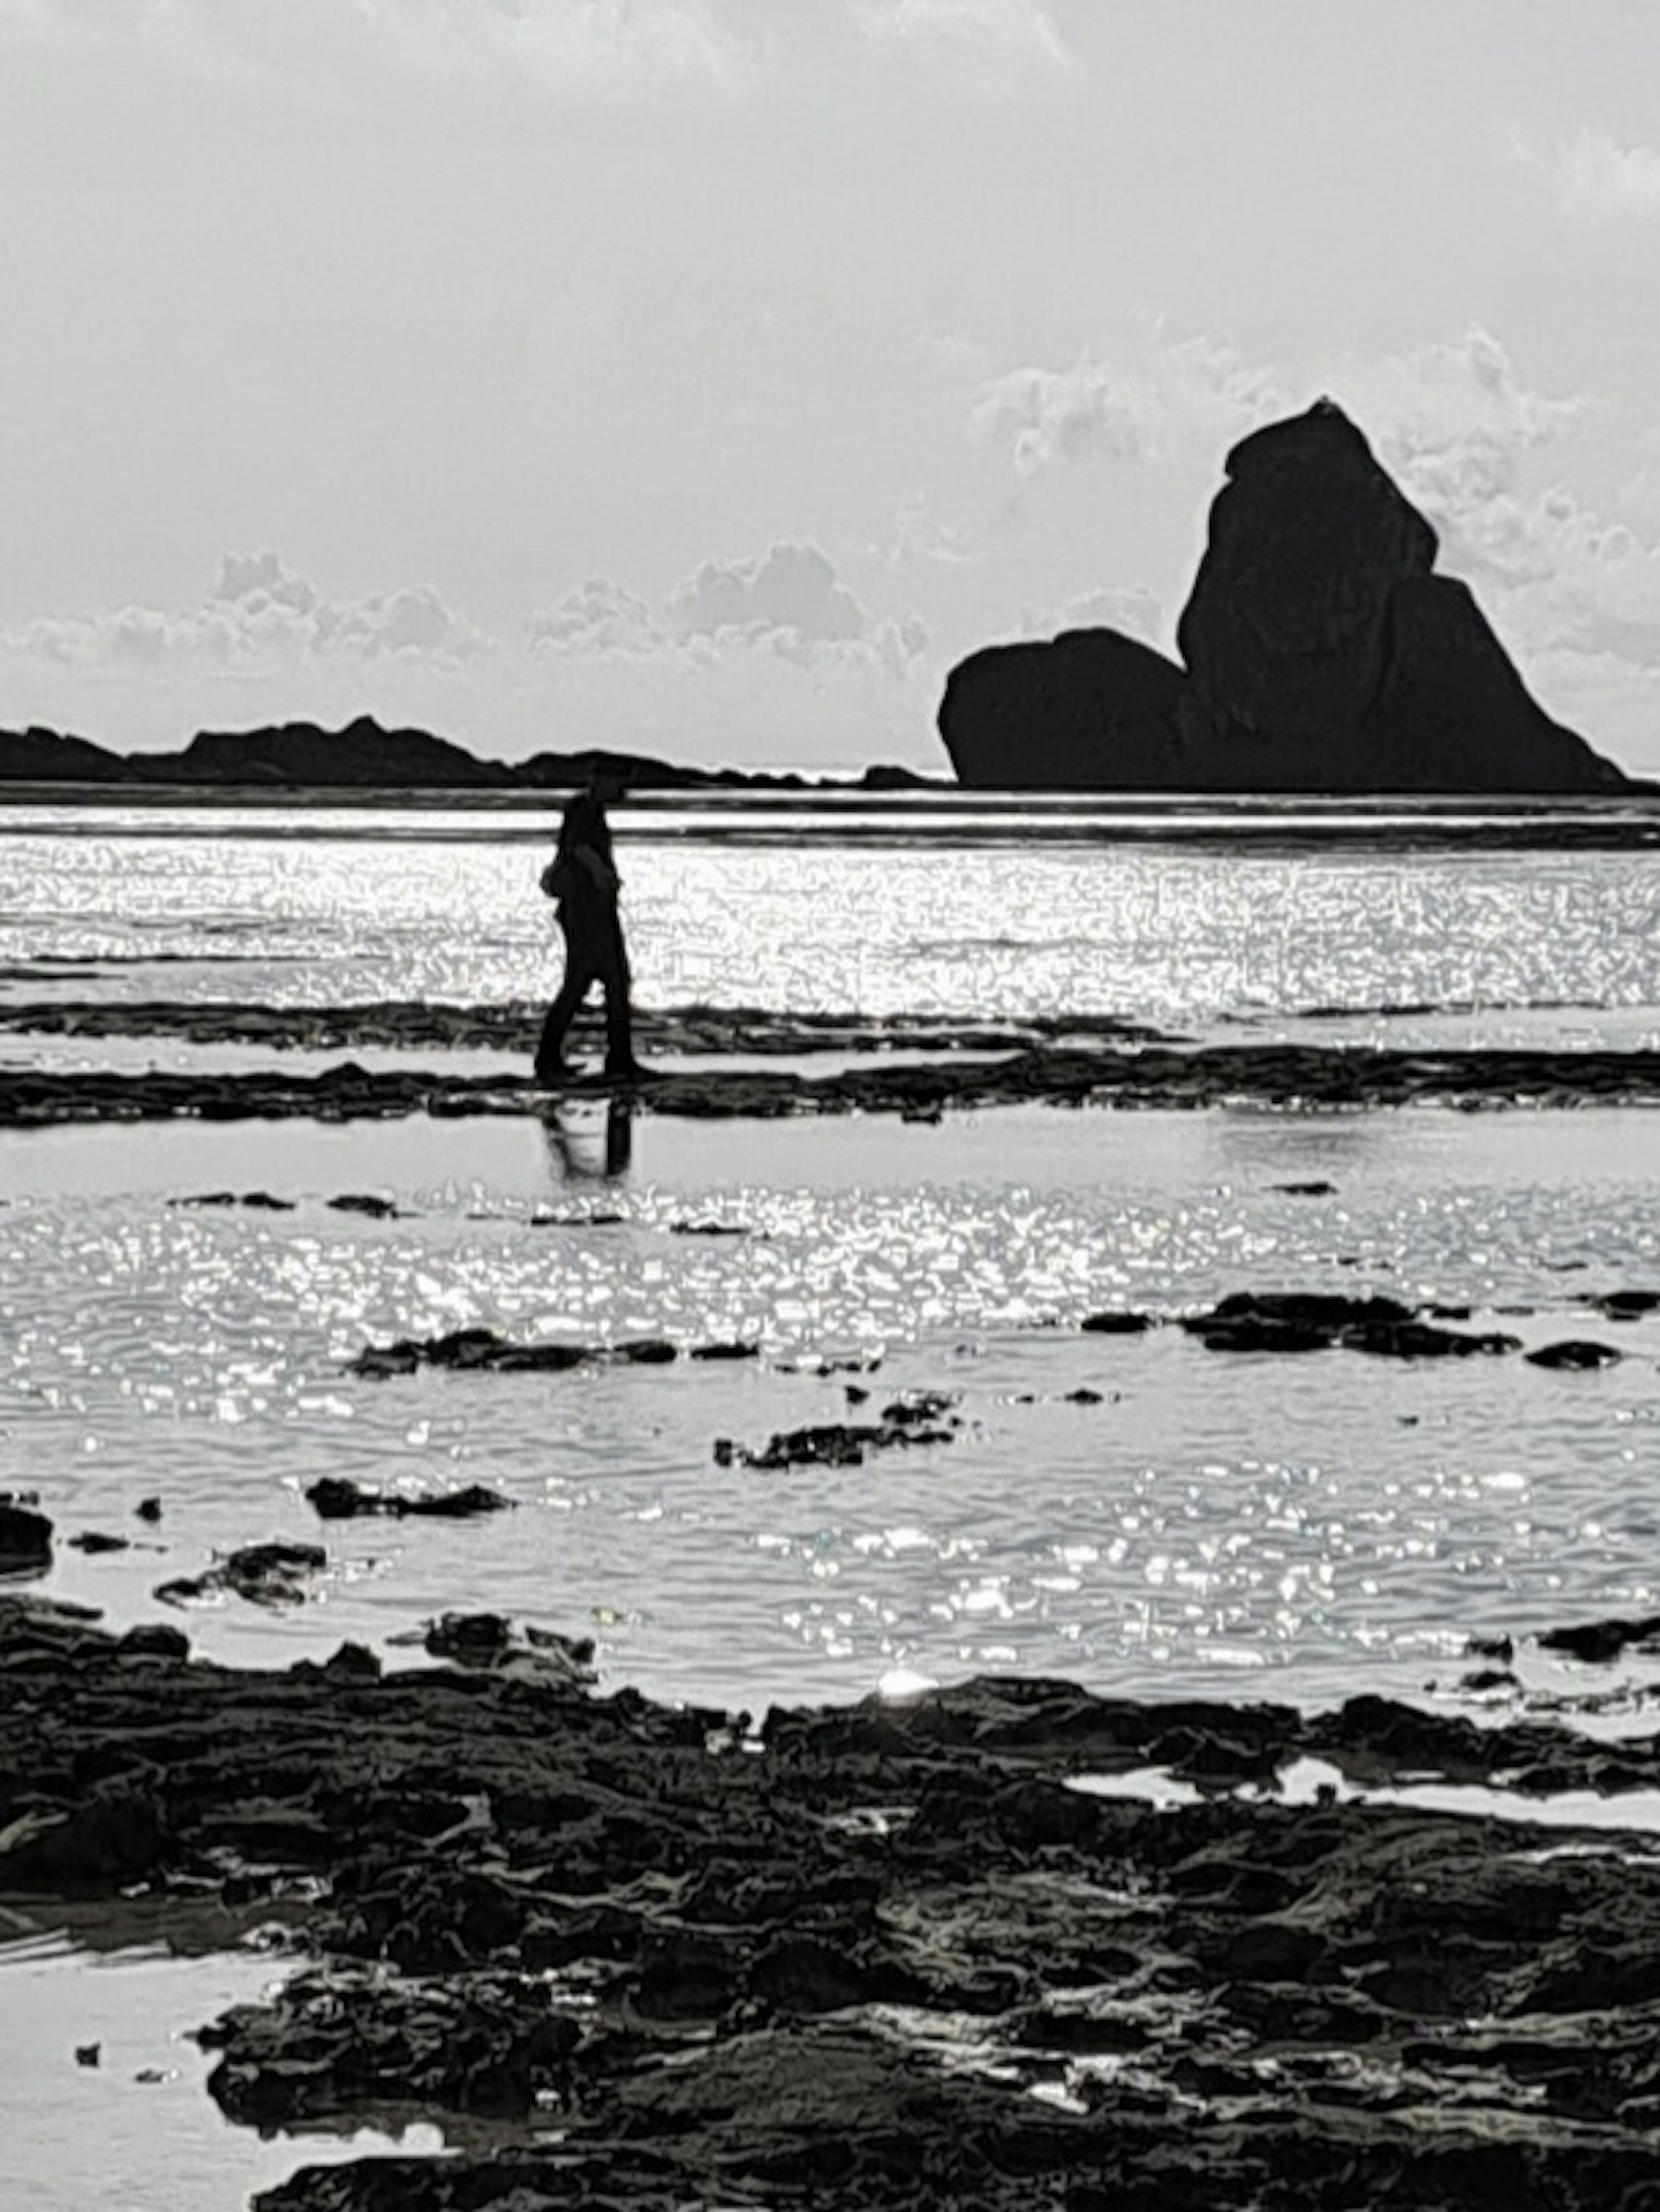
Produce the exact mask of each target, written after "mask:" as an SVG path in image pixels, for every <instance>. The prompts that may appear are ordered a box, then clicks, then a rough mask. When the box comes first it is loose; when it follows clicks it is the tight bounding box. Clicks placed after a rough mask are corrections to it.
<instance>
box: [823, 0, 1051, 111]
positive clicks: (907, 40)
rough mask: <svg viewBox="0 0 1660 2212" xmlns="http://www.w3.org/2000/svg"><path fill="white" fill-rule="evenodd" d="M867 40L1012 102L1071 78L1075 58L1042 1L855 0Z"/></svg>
mask: <svg viewBox="0 0 1660 2212" xmlns="http://www.w3.org/2000/svg"><path fill="white" fill-rule="evenodd" d="M849 5H850V7H851V10H852V15H853V19H854V23H855V25H856V26H857V27H858V29H859V30H860V32H861V33H863V34H864V36H865V37H866V40H870V41H871V42H873V44H875V45H877V46H886V47H888V48H889V49H891V50H897V51H900V52H908V53H909V54H911V55H913V56H914V57H915V58H917V59H918V60H919V61H921V62H922V63H923V64H925V65H928V64H933V63H936V62H941V63H943V64H944V65H945V67H946V70H948V71H949V72H950V73H951V74H952V76H954V77H955V78H956V79H957V81H958V82H959V83H961V84H964V85H965V86H966V87H968V88H970V89H972V90H974V91H976V92H979V93H982V94H994V95H1003V96H1007V95H1009V94H1013V93H1016V92H1018V91H1021V90H1023V89H1029V88H1031V87H1032V85H1033V84H1034V83H1038V84H1041V83H1043V82H1049V83H1054V82H1059V81H1061V80H1063V79H1064V78H1066V77H1067V76H1069V75H1070V73H1071V70H1072V66H1073V64H1072V57H1071V55H1070V53H1069V52H1068V51H1067V46H1066V43H1065V41H1064V40H1062V38H1061V33H1060V32H1059V30H1058V29H1057V28H1056V27H1055V19H1054V17H1053V15H1051V13H1050V11H1049V8H1048V7H1047V6H1046V5H1044V4H1043V0H849Z"/></svg>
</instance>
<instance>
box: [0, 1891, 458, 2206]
mask: <svg viewBox="0 0 1660 2212" xmlns="http://www.w3.org/2000/svg"><path fill="white" fill-rule="evenodd" d="M113 1917H114V1916H112V1919H113ZM131 1917H134V1918H136V1917H138V1916H137V1914H136V1913H135V1914H133V1915H132V1916H131ZM19 1918H20V1916H18V1915H16V1914H15V1913H9V1912H7V1911H4V1909H3V1908H0V2022H4V2023H6V2024H7V2025H8V2026H9V2027H10V2028H11V2029H12V2030H13V2032H12V2033H9V2034H8V2036H7V2037H6V2040H5V2053H6V2063H5V2064H4V2066H3V2067H0V2135H3V2139H4V2141H5V2144H6V2186H7V2188H8V2189H9V2190H12V2189H15V2191H17V2192H18V2193H17V2194H16V2195H15V2196H7V2197H6V2198H5V2202H6V2203H8V2204H15V2205H17V2206H18V2207H19V2208H21V2207H23V2206H27V2207H28V2208H29V2212H227V2208H229V2207H232V2206H235V2205H241V2204H246V2203H247V2201H248V2198H249V2197H250V2196H251V2195H252V2192H253V2191H255V2190H257V2189H264V2188H270V2187H271V2186H272V2185H274V2184H276V2183H277V2182H278V2181H280V2180H282V2179H284V2178H285V2177H286V2176H287V2175H288V2174H289V2173H291V2172H293V2171H294V2169H295V2166H296V2165H300V2164H307V2165H313V2166H322V2165H331V2164H334V2163H336V2162H337V2161H338V2160H344V2159H349V2158H365V2157H372V2156H374V2154H376V2153H378V2152H383V2151H388V2150H391V2149H393V2148H400V2149H402V2150H403V2151H404V2152H407V2153H416V2152H436V2151H438V2150H439V2149H441V2138H440V2137H439V2135H438V2131H437V2130H436V2129H435V2128H433V2127H432V2126H430V2125H429V2124H424V2123H423V2124H417V2125H415V2126H413V2127H411V2128H410V2130H407V2131H406V2133H405V2134H404V2136H403V2137H402V2139H401V2141H399V2140H396V2139H394V2138H393V2137H391V2136H386V2135H384V2134H381V2133H379V2132H377V2131H375V2130H369V2129H362V2130H354V2131H353V2132H351V2133H350V2134H347V2135H340V2134H325V2133H319V2134H313V2135H310V2136H307V2137H306V2138H304V2142H303V2152H302V2151H301V2147H300V2145H299V2144H298V2143H297V2142H295V2140H294V2139H292V2138H289V2137H275V2138H273V2137H261V2136H258V2135H257V2134H256V2133H255V2132H254V2131H253V2130H252V2129H249V2128H240V2127H234V2126H233V2125H232V2124H231V2123H230V2122H229V2121H228V2120H227V2119H226V2118H224V2117H223V2115H222V2113H221V2112H220V2111H219V2108H218V2106H216V2104H214V2103H213V2101H212V2100H211V2099H210V2097H209V2096H207V2095H206V2094H205V2093H204V2089H203V2087H202V2084H203V2082H204V2081H205V2080H206V2078H207V2075H208V2073H209V2071H210V2066H211V2063H212V2061H211V2058H210V2054H209V2053H207V2052H205V2051H202V2050H201V2049H200V2048H199V2047H198V2045H197V2044H196V2043H195V2042H194V2041H193V2040H192V2037H191V2030H192V2029H193V2028H195V2027H200V2026H202V2025H203V2024H204V2022H206V2021H210V2020H213V2019H215V2018H216V2017H217V2016H218V2015H220V2014H221V2013H222V2012H223V2011H224V2010H225V2009H226V2008H228V2007H229V2006H231V2005H233V2004H245V2003H248V2002H252V2000H254V1999H256V1998H257V1997H258V1996H260V1995H261V1994H262V1992H263V1991H265V1990H267V1989H269V1988H270V1987H271V1984H273V1983H274V1982H276V1981H278V1980H280V1979H281V1978H283V1968H282V1966H280V1965H279V1964H277V1963H276V1962H274V1961H273V1960H271V1959H269V1958H261V1957H258V1956H257V1955H255V1954H250V1953H246V1952H223V1951H220V1952H215V1953H210V1954H206V1955H204V1956H201V1957H195V1958H192V1957H174V1956H173V1955H172V1954H170V1953H169V1952H167V1950H166V1949H164V1948H161V1945H160V1944H158V1943H157V1942H155V1941H154V1940H151V1941H148V1942H140V1941H135V1940H133V1936H132V1933H131V1930H129V1931H127V1933H126V1935H125V1937H124V1936H122V1935H121V1934H120V1933H119V1931H116V1930H114V1929H110V1930H106V1931H105V1932H104V1933H103V1934H101V1935H91V1936H89V1933H88V1929H86V1928H85V1927H84V1926H81V1927H77V1929H76V1935H75V1938H74V1939H73V1940H71V1938H70V1936H69V1934H68V1933H67V1932H65V1931H64V1930H61V1929H51V1928H46V1929H39V1930H30V1931H28V1932H22V1931H21V1929H14V1925H13V1923H15V1922H17V1921H18V1920H19ZM25 2021H26V2022H27V2033H19V2032H17V2030H18V2029H19V2028H20V2027H21V2023H23V2022H25ZM77 2051H78V2052H80V2053H82V2054H83V2055H82V2057H77V2056H76V2053H77Z"/></svg>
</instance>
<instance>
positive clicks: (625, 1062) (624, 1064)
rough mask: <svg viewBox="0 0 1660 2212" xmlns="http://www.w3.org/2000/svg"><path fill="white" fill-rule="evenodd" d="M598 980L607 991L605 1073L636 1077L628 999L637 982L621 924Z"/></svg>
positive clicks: (637, 1067)
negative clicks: (634, 982)
mask: <svg viewBox="0 0 1660 2212" xmlns="http://www.w3.org/2000/svg"><path fill="white" fill-rule="evenodd" d="M599 980H600V981H601V983H603V984H604V986H605V1073H606V1074H607V1075H637V1074H638V1073H640V1072H641V1070H640V1064H639V1062H638V1061H637V1060H635V1056H634V1006H633V1002H632V1000H631V998H630V995H629V994H630V992H631V990H632V987H633V981H634V979H633V977H632V975H630V973H629V953H628V947H627V945H624V944H623V931H622V927H621V925H620V924H619V925H618V926H617V928H615V929H614V930H612V931H611V934H610V937H609V939H608V941H607V943H606V945H605V965H604V966H603V967H602V968H601V969H600V970H599Z"/></svg>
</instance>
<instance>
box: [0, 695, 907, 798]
mask: <svg viewBox="0 0 1660 2212" xmlns="http://www.w3.org/2000/svg"><path fill="white" fill-rule="evenodd" d="M596 768H607V769H616V770H617V771H619V772H620V773H622V774H623V775H625V776H626V777H627V779H628V781H629V786H630V788H632V789H634V790H635V791H725V790H731V791H814V790H848V789H849V788H851V789H854V790H859V791H901V790H905V789H909V788H911V787H917V788H938V787H942V786H946V784H947V781H948V780H947V779H946V777H943V776H926V775H918V774H917V773H916V772H915V769H908V768H901V767H897V766H895V765H893V764H891V763H876V764H875V765H873V766H872V767H870V768H866V769H864V770H863V771H862V773H861V774H860V775H857V776H854V777H847V776H837V777H830V776H824V777H820V776H811V775H801V774H798V773H796V772H794V770H789V769H784V770H780V771H776V772H773V771H767V770H759V769H757V770H747V769H733V768H709V769H704V768H686V767H682V766H681V765H679V764H678V763H676V762H673V761H664V760H656V759H654V758H652V757H650V756H649V755H648V754H643V753H626V752H611V751H608V750H604V749H603V748H600V749H593V748H590V749H588V750H583V751H580V752H569V753H555V752H546V753H537V754H535V755H533V756H532V758H531V759H529V760H526V761H511V762H508V761H492V760H479V759H478V758H477V757H475V756H474V755H473V754H472V753H470V752H469V751H468V750H466V748H465V745H458V744H455V743H453V740H452V739H450V738H439V737H435V736H434V735H433V734H432V732H430V731H428V730H416V729H401V730H387V729H383V728H382V727H381V726H380V723H379V722H377V721H376V720H374V717H373V716H372V715H368V714H360V715H359V716H358V717H357V719H356V721H352V722H349V723H347V724H346V726H345V727H344V729H339V730H325V729H323V728H321V727H320V726H319V725H318V724H317V723H315V722H282V723H277V724H272V725H271V726H267V727H265V728H263V729H257V730H201V731H198V732H197V734H196V736H195V737H193V738H192V740H191V742H190V743H189V744H188V745H186V746H185V748H184V750H182V751H181V752H176V753H146V752H136V753H118V752H112V751H111V750H108V749H107V748H106V747H105V746H103V745H97V744H92V743H91V742H90V740H89V739H88V738H79V737H70V736H65V735H64V734H63V733H62V732H58V731H57V730H47V729H41V728H40V727H33V728H30V729H27V730H0V795H3V791H4V787H5V786H6V785H7V784H12V785H29V786H38V785H44V784H52V785H58V784H73V785H79V786H82V787H97V788H98V789H100V790H104V789H111V790H119V792H120V793H121V794H122V795H123V796H124V797H131V798H138V797H140V796H142V795H144V794H146V793H162V792H174V791H180V790H185V791H193V792H204V793H205V792H214V791H216V792H235V793H262V794H263V793H270V794H275V793H279V792H297V791H322V792H351V793H357V794H360V795H362V796H363V797H365V798H370V797H377V798H384V797H386V796H387V795H389V794H394V793H396V794H402V793H413V792H428V791H445V792H460V791H465V792H477V793H490V792H499V793H502V794H503V796H504V797H509V798H510V797H511V796H512V795H513V794H514V793H520V794H523V795H526V796H529V795H531V794H533V793H537V792H540V791H570V790H575V789H577V788H578V787H581V785H583V784H585V783H586V782H587V780H588V778H589V776H590V775H591V774H592V773H593V770H594V769H596Z"/></svg>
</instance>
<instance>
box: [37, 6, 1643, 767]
mask: <svg viewBox="0 0 1660 2212" xmlns="http://www.w3.org/2000/svg"><path fill="white" fill-rule="evenodd" d="M0 192H3V202H0V209H3V218H4V219H3V222H0V301H3V303H4V314H5V343H4V344H3V346H0V485H3V487H4V495H5V496H4V507H3V521H0V725H6V724H11V725H15V724H19V723H21V722H26V721H30V720H38V721H44V722H47V723H51V724H52V725H54V726H59V727H72V728H75V729H78V730H80V731H82V732H83V733H85V734H86V735H88V736H91V737H94V738H100V739H103V740H104V741H106V742H108V743H112V744H120V745H134V744H139V745H161V744H177V743H179V742H181V741H182V740H183V739H184V738H185V737H186V736H187V735H188V734H189V732H191V731H192V729H194V728H195V727H197V726H200V725H203V724H207V725H210V726H219V727H226V726H243V725H246V724H247V723H250V722H252V721H258V720H273V719H278V720H280V719H284V718H288V717H290V716H296V715H301V714H304V715H312V716H316V717H319V718H321V719H325V720H339V719H343V718H344V717H345V716H347V715H350V714H353V713H356V712H359V711H369V712H373V713H374V714H378V715H380V717H381V719H382V720H417V721H419V722H422V723H423V724H425V725H426V726H429V727H432V728H435V729H438V730H441V731H442V732H447V733H448V734H450V735H452V736H454V737H457V738H460V739H462V740H463V741H464V742H465V743H467V744H471V746H473V747H474V749H475V750H480V751H482V752H485V753H493V754H498V755H502V756H505V757H517V756H522V755H524V754H526V753H527V752H531V751H533V750H538V749H539V748H541V747H554V748H573V747H575V746H578V745H582V744H614V745H620V746H627V747H632V748H636V749H641V750H655V751H660V752H663V753H666V754H668V755H670V756H672V757H677V758H681V759H688V760H708V761H732V762H739V763H761V762H776V763H824V764H827V765H831V764H848V763H858V762H861V761H866V760H870V759H874V758H887V759H899V760H906V761H909V762H911V763H915V764H917V765H921V766H925V767H939V766H941V765H943V755H942V753H941V752H940V750H939V746H938V741H937V739H936V738H935V737H934V734H933V711H934V708H935V705H936V703H937V700H938V696H939V687H940V684H941V682H942V679H943V676H944V673H945V671H946V669H947V668H948V667H949V666H950V665H951V664H952V661H953V660H954V659H958V657H959V656H960V655H961V654H962V653H964V652H965V651H967V650H969V649H970V648H971V647H974V646H976V645H978V644H982V643H985V642H988V641H991V640H993V639H995V638H1004V637H1012V636H1018V635H1046V634H1048V633H1049V632H1050V631H1051V630H1053V629H1055V628H1056V627H1058V626H1061V625H1063V624H1065V623H1074V622H1078V621H1080V620H1081V621H1090V620H1094V621H1111V622H1116V623H1119V624H1121V625H1122V627H1125V628H1127V629H1132V630H1134V631H1135V632H1136V633H1138V634H1139V635H1144V636H1146V637H1147V638H1149V639H1150V640H1151V641H1153V642H1155V643H1158V644H1164V645H1169V644H1170V643H1171V641H1172V639H1173V635H1174V629H1175V622H1176V617H1177V614H1178V612H1179V611H1180V609H1181V605H1182V602H1183V599H1184V597H1185V595H1186V591H1187V588H1188V585H1189V581H1190V580H1191V576H1192V571H1193V567H1194V563H1195V560H1196V558H1197V555H1198V552H1199V550H1200V547H1201V544H1202V542H1203V531H1204V517H1205V509H1206V507H1207V503H1208V501H1209V499H1210V497H1211V496H1212V495H1213V492H1214V490H1215V489H1216V487H1217V484H1218V483H1219V471H1220V464H1221V460H1222V456H1223V453H1225V449H1226V447H1228V446H1229V444H1231V442H1232V441H1234V440H1235V439H1236V438H1237V437H1238V436H1239V435H1241V434H1242V433H1243V431H1244V430H1245V429H1247V428H1250V425H1251V424H1252V423H1254V422H1258V421H1261V420H1263V419H1266V418H1268V417H1269V416H1273V415H1275V414H1278V413H1284V412H1287V411H1290V410H1293V409H1298V408H1301V407H1303V406H1305V405H1306V404H1308V403H1309V401H1310V400H1311V399H1312V398H1314V397H1316V394H1318V393H1319V392H1331V393H1332V394H1333V395H1334V396H1335V397H1336V398H1338V399H1339V400H1340V401H1341V403H1342V404H1344V405H1345V406H1346V407H1347V409H1348V410H1349V411H1350V412H1351V413H1352V414H1353V415H1354V416H1355V417H1356V419H1357V420H1358V421H1359V422H1360V423H1361V425H1362V427H1363V428H1365V429H1366V431H1367V432H1368V433H1369V435H1371V438H1372V440H1373V442H1374V444H1375V446H1376V447H1377V450H1378V452H1379V454H1380V457H1381V458H1382V459H1383V460H1384V462H1385V464H1386V465H1388V466H1389V467H1390V468H1391V469H1392V470H1393V471H1394V472H1395V475H1396V477H1397V478H1398V480H1399V481H1400V482H1401V483H1402V486H1403V488H1404V489H1406V490H1407V491H1408V494H1409V495H1411V496H1412V497H1413V498H1414V499H1415V500H1416V501H1417V502H1418V503H1419V504H1420V506H1421V507H1423V508H1424V509H1425V510H1426V512H1427V513H1429V515H1430V516H1431V518H1432V520H1433V521H1434V522H1435V524H1436V525H1437V526H1438V529H1439V530H1440V532H1441V534H1442V542H1443V554H1442V566H1443V567H1444V568H1448V569H1450V570H1452V571H1453V572H1455V573H1457V574H1462V575H1464V576H1466V577H1468V579H1469V580H1470V581H1471V582H1472V583H1473V584H1474V586H1475V589H1476V591H1477V593H1478V595H1479V597H1480V598H1481V601H1482V604H1483V605H1484V606H1485V607H1486V608H1487V611H1488V613H1489V615H1490V616H1491V617H1492V618H1493V620H1494V622H1495V623H1497V625H1498V626H1499V630H1500V633H1501V635H1503V636H1504V637H1505V641H1506V642H1507V643H1508V644H1509V646H1510V647H1511V650H1512V652H1513V653H1514V654H1515V656H1516V658H1517V660H1518V662H1519V663H1520V665H1521V666H1522V668H1523V672H1524V674H1525V675H1526V676H1527V678H1529V682H1530V683H1531V684H1532V685H1533V687H1534V689H1535V691H1536V692H1537V693H1538V695H1539V696H1540V697H1541V700H1542V701H1543V702H1544V703H1545V705H1546V706H1547V707H1548V708H1549V709H1550V710H1551V711H1552V712H1553V713H1554V714H1556V715H1558V716H1559V718H1560V719H1562V720H1566V721H1569V722H1570V723H1572V724H1573V725H1574V726H1577V727H1578V728H1579V729H1581V730H1582V731H1583V732H1584V733H1585V734H1586V735H1587V736H1588V737H1590V738H1591V739H1592V741H1593V742H1594V743H1596V744H1599V745H1601V746H1602V747H1603V748H1604V749H1605V750H1608V751H1610V752H1612V753H1613V754H1614V756H1615V757H1617V758H1618V759H1620V761H1621V762H1622V763H1625V764H1626V765H1627V766H1629V767H1632V768H1634V769H1645V770H1648V771H1651V772H1653V771H1656V770H1660V281H1657V280H1660V7H1657V6H1656V5H1655V4H1654V0H1451V4H1450V0H1389V4H1387V5H1384V4H1381V0H1379V3H1378V4H1372V0H1365V4H1361V0H0Z"/></svg>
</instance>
